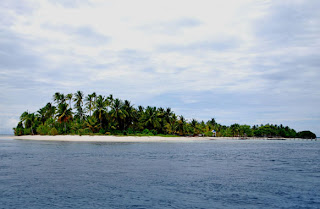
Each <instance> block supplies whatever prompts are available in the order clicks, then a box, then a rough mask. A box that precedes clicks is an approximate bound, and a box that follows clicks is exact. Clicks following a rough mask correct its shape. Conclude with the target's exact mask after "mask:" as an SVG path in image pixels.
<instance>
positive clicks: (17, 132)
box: [13, 128, 23, 136]
mask: <svg viewBox="0 0 320 209" xmlns="http://www.w3.org/2000/svg"><path fill="white" fill-rule="evenodd" d="M13 130H14V135H15V136H21V135H23V128H14V129H13Z"/></svg>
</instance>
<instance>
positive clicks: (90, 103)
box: [85, 94, 94, 116]
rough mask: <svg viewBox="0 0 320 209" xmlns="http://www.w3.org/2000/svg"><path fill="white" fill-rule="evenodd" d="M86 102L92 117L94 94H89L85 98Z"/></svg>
mask: <svg viewBox="0 0 320 209" xmlns="http://www.w3.org/2000/svg"><path fill="white" fill-rule="evenodd" d="M85 101H86V109H87V110H88V111H89V115H90V116H91V111H92V110H93V103H94V97H93V95H92V94H88V96H86V98H85Z"/></svg>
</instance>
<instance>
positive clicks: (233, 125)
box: [230, 123, 240, 136]
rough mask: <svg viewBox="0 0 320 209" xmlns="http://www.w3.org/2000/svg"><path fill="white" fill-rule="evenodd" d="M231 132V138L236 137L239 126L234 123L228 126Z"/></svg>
mask: <svg viewBox="0 0 320 209" xmlns="http://www.w3.org/2000/svg"><path fill="white" fill-rule="evenodd" d="M230 129H231V132H232V135H233V136H238V135H239V131H240V125H239V124H237V123H235V124H232V125H231V126H230Z"/></svg>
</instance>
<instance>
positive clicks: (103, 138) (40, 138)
mask: <svg viewBox="0 0 320 209" xmlns="http://www.w3.org/2000/svg"><path fill="white" fill-rule="evenodd" d="M10 138H11V139H18V140H36V141H69V142H193V141H208V140H213V139H216V138H214V137H159V136H142V137H138V136H76V135H59V136H40V135H34V136H32V135H28V136H11V137H10Z"/></svg>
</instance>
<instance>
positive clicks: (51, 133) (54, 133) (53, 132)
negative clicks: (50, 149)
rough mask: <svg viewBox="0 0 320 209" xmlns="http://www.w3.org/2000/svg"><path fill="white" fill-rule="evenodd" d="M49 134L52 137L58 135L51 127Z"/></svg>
mask: <svg viewBox="0 0 320 209" xmlns="http://www.w3.org/2000/svg"><path fill="white" fill-rule="evenodd" d="M49 134H50V135H52V136H55V135H58V130H57V129H56V128H55V127H53V128H52V129H51V130H50V132H49Z"/></svg>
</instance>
